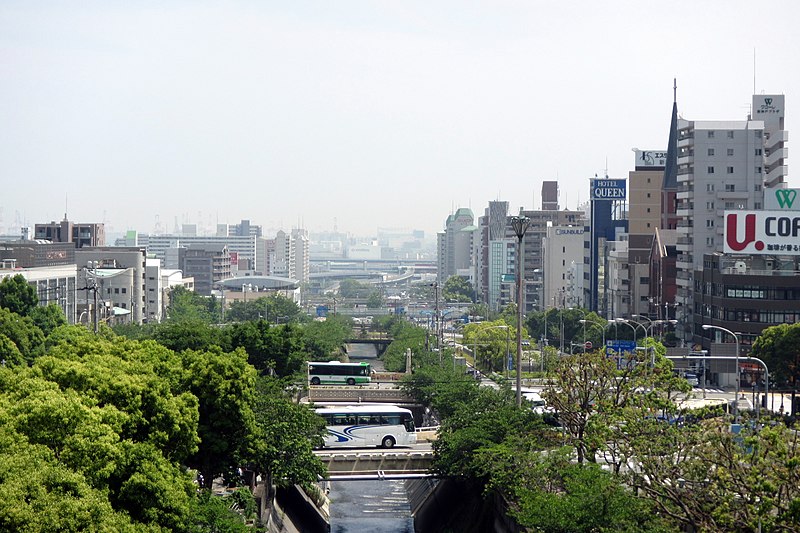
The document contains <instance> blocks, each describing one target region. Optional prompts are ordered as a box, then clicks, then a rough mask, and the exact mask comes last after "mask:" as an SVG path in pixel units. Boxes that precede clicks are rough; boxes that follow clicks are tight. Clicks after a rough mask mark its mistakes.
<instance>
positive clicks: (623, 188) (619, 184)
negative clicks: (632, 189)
mask: <svg viewBox="0 0 800 533" xmlns="http://www.w3.org/2000/svg"><path fill="white" fill-rule="evenodd" d="M591 182H592V185H591V187H592V190H591V191H590V193H589V198H590V199H591V200H592V201H595V200H624V199H625V196H626V193H627V182H626V181H625V180H610V179H600V178H594V179H592V180H591Z"/></svg>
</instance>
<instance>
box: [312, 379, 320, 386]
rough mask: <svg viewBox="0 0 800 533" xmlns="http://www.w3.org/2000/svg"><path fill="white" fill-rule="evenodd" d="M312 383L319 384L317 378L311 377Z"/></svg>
mask: <svg viewBox="0 0 800 533" xmlns="http://www.w3.org/2000/svg"><path fill="white" fill-rule="evenodd" d="M311 384H312V385H319V378H311Z"/></svg>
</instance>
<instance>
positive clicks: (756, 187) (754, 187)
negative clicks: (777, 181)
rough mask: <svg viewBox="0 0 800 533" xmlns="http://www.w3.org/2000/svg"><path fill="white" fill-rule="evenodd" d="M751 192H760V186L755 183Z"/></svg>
mask: <svg viewBox="0 0 800 533" xmlns="http://www.w3.org/2000/svg"><path fill="white" fill-rule="evenodd" d="M753 190H754V191H756V192H758V191H760V190H761V184H760V183H756V184H755V185H754V186H753Z"/></svg>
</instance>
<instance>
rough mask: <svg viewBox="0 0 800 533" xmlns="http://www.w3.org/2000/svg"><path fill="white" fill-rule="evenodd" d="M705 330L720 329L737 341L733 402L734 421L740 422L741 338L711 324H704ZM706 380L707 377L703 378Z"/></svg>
mask: <svg viewBox="0 0 800 533" xmlns="http://www.w3.org/2000/svg"><path fill="white" fill-rule="evenodd" d="M703 329H704V330H709V329H718V330H720V331H724V332H725V333H727V334H728V335H730V336H731V337H733V339H734V340H735V341H736V398H734V400H733V421H734V423H737V422H739V336H738V335H737V334H736V333H734V332H732V331H731V330H729V329H727V328H723V327H722V326H712V325H711V324H703ZM703 377H704V378H705V376H703Z"/></svg>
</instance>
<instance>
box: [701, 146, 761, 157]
mask: <svg viewBox="0 0 800 533" xmlns="http://www.w3.org/2000/svg"><path fill="white" fill-rule="evenodd" d="M727 153H728V157H733V155H734V149H733V148H728V151H727ZM708 155H709V156H713V155H715V150H714V148H709V149H708ZM755 155H756V156H760V155H762V152H761V148H756V149H755Z"/></svg>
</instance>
